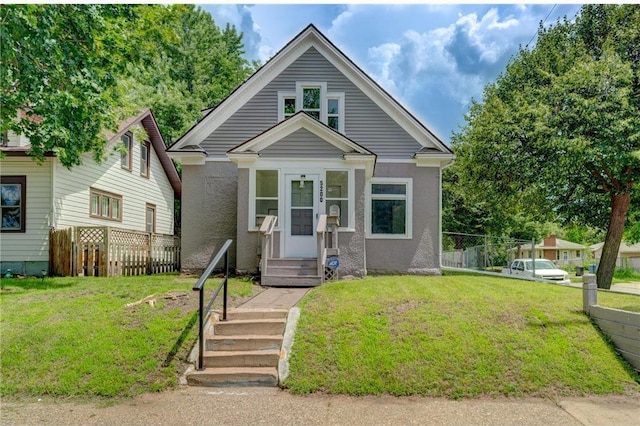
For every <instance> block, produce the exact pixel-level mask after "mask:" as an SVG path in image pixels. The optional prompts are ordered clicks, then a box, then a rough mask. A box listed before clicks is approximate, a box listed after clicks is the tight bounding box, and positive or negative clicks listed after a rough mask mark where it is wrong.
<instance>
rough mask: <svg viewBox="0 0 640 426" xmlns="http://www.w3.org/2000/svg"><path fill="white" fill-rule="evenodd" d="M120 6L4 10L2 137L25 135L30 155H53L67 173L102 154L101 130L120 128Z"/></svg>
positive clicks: (0, 15)
mask: <svg viewBox="0 0 640 426" xmlns="http://www.w3.org/2000/svg"><path fill="white" fill-rule="evenodd" d="M124 13H126V10H125V9H123V8H121V7H120V6H116V5H72V4H64V5H36V4H29V5H9V4H5V5H3V6H2V8H0V23H1V25H0V44H1V45H2V59H1V60H2V62H1V65H0V94H1V96H0V130H1V131H2V132H3V133H4V132H6V131H9V130H10V131H12V132H14V133H16V134H23V135H25V136H27V137H28V138H29V140H30V143H31V153H30V154H31V155H32V156H33V157H34V158H36V159H38V160H40V161H42V160H43V159H44V155H45V153H47V152H49V151H53V152H54V153H55V154H56V155H57V157H58V158H59V159H60V162H61V163H62V164H63V165H64V166H66V167H69V168H70V167H72V166H74V165H77V164H79V163H80V154H82V153H83V152H89V151H92V152H93V153H94V157H95V158H96V159H97V160H99V159H100V158H102V156H103V154H104V146H105V144H106V138H105V137H104V135H103V134H102V130H103V129H113V128H114V127H115V125H116V116H115V114H114V106H115V105H117V103H118V96H117V92H116V90H115V88H116V84H117V81H116V79H115V77H114V72H115V71H116V70H117V67H118V61H117V59H118V55H117V54H116V49H115V47H117V46H118V45H120V44H121V40H120V36H119V33H118V32H114V31H112V27H111V26H110V24H109V20H110V19H117V18H118V17H120V16H122V15H123V14H124Z"/></svg>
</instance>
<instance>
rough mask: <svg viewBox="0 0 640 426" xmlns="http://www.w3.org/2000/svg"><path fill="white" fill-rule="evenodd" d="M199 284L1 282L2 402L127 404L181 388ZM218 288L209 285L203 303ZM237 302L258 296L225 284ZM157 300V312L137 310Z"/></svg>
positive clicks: (175, 280)
mask: <svg viewBox="0 0 640 426" xmlns="http://www.w3.org/2000/svg"><path fill="white" fill-rule="evenodd" d="M195 282H196V278H187V277H180V276H178V275H175V274H168V275H152V276H143V277H119V278H88V277H86V278H46V279H44V280H41V279H33V278H25V279H17V278H14V279H4V278H3V279H2V291H1V292H0V303H1V308H2V313H1V320H0V337H1V339H2V340H1V344H0V357H1V366H2V382H1V384H0V394H1V395H3V396H20V395H56V396H83V397H85V396H107V397H113V396H125V397H126V396H132V395H136V394H139V393H142V392H149V391H159V390H162V389H166V388H169V387H173V386H175V385H177V379H178V375H179V374H180V373H182V372H183V371H184V370H183V367H184V366H183V365H181V364H182V362H181V361H182V360H184V359H186V357H187V355H188V352H189V351H190V349H191V347H192V345H193V344H194V342H195V341H196V339H197V330H196V328H197V327H196V326H195V324H196V323H197V300H198V296H197V292H193V291H192V290H191V287H192V286H193V284H194V283H195ZM219 283H220V279H215V280H209V281H208V282H207V286H206V287H205V288H206V289H208V293H209V296H210V294H211V292H212V289H213V288H214V287H217V285H218V284H219ZM229 288H230V295H231V298H232V299H233V300H236V301H240V300H241V299H242V298H247V297H249V296H250V295H252V294H253V292H255V291H259V288H258V287H257V286H253V285H252V284H251V283H250V282H248V281H241V280H231V282H230V287H229ZM151 295H155V303H154V306H151V305H150V304H148V303H140V304H136V305H133V306H127V304H130V303H135V302H137V301H140V300H142V299H144V298H145V297H147V296H151Z"/></svg>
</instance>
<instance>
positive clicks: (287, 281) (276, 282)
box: [260, 274, 322, 287]
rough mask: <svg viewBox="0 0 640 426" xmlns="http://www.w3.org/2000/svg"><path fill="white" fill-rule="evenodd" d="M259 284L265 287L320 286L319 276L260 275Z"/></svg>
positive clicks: (320, 279)
mask: <svg viewBox="0 0 640 426" xmlns="http://www.w3.org/2000/svg"><path fill="white" fill-rule="evenodd" d="M260 284H261V285H263V286H267V287H317V286H319V285H320V284H322V278H321V277H320V276H317V275H315V276H297V277H293V276H286V275H271V274H269V275H262V276H261V277H260Z"/></svg>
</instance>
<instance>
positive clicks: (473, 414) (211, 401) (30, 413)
mask: <svg viewBox="0 0 640 426" xmlns="http://www.w3.org/2000/svg"><path fill="white" fill-rule="evenodd" d="M1 407H2V410H1V414H0V424H2V425H45V424H46V425H60V426H66V425H120V424H126V425H180V426H182V425H185V424H187V425H189V424H202V425H258V424H264V425H349V426H353V425H417V424H423V425H518V426H526V425H545V426H555V425H563V426H571V425H588V426H590V425H601V426H608V425H611V426H614V425H615V426H626V425H634V426H637V425H638V420H639V419H640V394H636V395H635V396H606V397H586V398H561V399H560V400H558V401H552V400H550V399H543V398H526V399H507V398H498V399H489V398H482V399H472V400H463V401H452V400H448V399H442V398H423V397H402V398H396V397H391V396H368V397H349V396H331V395H322V394H319V395H308V396H294V395H291V394H289V393H288V392H286V391H282V390H280V389H278V388H188V387H181V388H179V389H177V390H174V391H169V392H163V393H158V394H145V395H142V396H139V397H137V398H135V399H132V400H127V401H123V402H121V403H118V404H117V405H112V406H105V404H104V403H72V402H63V400H55V399H45V400H43V401H40V402H38V400H35V399H34V400H30V401H24V402H6V401H3V402H2V406H1Z"/></svg>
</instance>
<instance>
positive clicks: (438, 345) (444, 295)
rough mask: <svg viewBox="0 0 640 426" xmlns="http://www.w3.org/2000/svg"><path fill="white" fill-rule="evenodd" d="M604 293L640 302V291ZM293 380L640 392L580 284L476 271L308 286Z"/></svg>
mask: <svg viewBox="0 0 640 426" xmlns="http://www.w3.org/2000/svg"><path fill="white" fill-rule="evenodd" d="M598 297H599V303H600V304H601V305H603V306H609V307H614V308H620V309H628V310H633V311H636V312H638V311H640V296H634V295H624V294H614V293H607V292H600V293H599V295H598ZM301 309H302V315H301V318H300V322H299V324H298V329H297V332H296V335H295V341H294V345H293V348H292V354H291V359H290V375H289V377H288V379H287V380H286V381H285V385H286V386H287V387H288V388H289V389H290V390H291V391H292V392H294V393H310V392H328V393H334V394H350V395H367V394H385V393H386V394H391V395H428V396H438V397H439V396H445V397H449V398H468V397H478V396H513V397H522V396H548V397H552V396H555V395H584V394H609V393H625V392H628V391H632V392H637V391H638V390H639V389H640V387H639V386H638V383H639V380H640V379H639V377H638V375H637V374H636V373H635V372H634V371H633V370H632V369H631V368H630V367H629V365H628V364H627V363H626V362H625V361H624V360H622V359H621V358H619V357H618V356H617V355H616V353H615V352H614V350H613V349H612V347H611V346H610V345H609V344H608V343H607V341H606V339H605V338H604V337H603V336H602V335H601V334H600V333H599V332H598V331H597V330H596V328H595V327H594V326H593V325H592V324H591V322H590V320H589V319H588V318H587V317H586V316H585V315H584V314H583V313H582V293H581V291H580V289H575V288H570V287H564V286H557V285H552V284H544V283H536V282H528V281H519V280H513V279H506V278H497V277H489V276H473V275H458V274H455V275H450V276H443V277H416V276H384V277H383V276H381V277H369V278H366V279H363V280H356V281H344V282H336V283H330V284H325V285H323V286H321V287H319V288H317V289H314V290H313V291H312V292H311V293H309V294H307V296H306V297H305V299H304V300H303V301H302V303H301Z"/></svg>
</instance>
